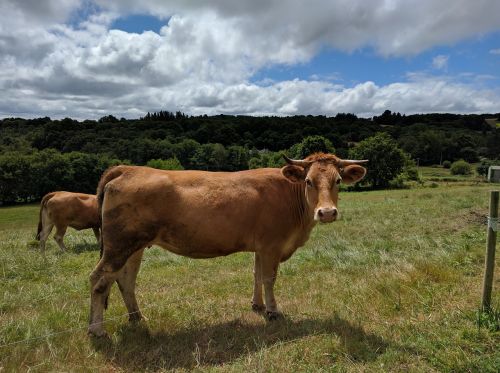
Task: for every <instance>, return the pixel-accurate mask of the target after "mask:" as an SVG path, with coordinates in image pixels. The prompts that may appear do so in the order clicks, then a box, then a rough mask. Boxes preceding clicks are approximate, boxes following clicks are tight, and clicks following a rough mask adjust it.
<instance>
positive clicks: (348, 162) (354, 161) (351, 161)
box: [338, 159, 368, 167]
mask: <svg viewBox="0 0 500 373" xmlns="http://www.w3.org/2000/svg"><path fill="white" fill-rule="evenodd" d="M367 162H368V159H361V160H358V159H341V160H340V161H339V163H338V165H339V167H346V166H350V165H352V164H363V163H367Z"/></svg>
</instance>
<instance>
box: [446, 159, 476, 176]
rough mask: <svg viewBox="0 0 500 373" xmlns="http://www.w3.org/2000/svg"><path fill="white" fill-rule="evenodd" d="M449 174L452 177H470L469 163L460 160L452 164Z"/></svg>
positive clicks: (470, 168)
mask: <svg viewBox="0 0 500 373" xmlns="http://www.w3.org/2000/svg"><path fill="white" fill-rule="evenodd" d="M450 172H451V174H452V175H470V174H471V173H472V167H471V165H470V164H469V163H467V162H466V161H464V160H463V159H460V160H458V161H456V162H453V164H452V165H451V168H450Z"/></svg>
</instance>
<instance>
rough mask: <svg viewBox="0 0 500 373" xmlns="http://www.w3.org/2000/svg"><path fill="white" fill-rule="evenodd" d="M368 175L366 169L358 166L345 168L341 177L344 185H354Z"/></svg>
mask: <svg viewBox="0 0 500 373" xmlns="http://www.w3.org/2000/svg"><path fill="white" fill-rule="evenodd" d="M365 175H366V168H364V167H363V166H359V165H357V164H355V165H350V166H347V167H345V168H344V169H343V170H342V172H341V173H340V176H342V182H343V183H344V184H354V183H357V182H358V181H360V180H361V179H362V178H364V177H365Z"/></svg>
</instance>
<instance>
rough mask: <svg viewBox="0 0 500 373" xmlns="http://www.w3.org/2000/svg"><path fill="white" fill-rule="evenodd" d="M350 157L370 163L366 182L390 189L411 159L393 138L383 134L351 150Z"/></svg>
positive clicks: (376, 186) (366, 140)
mask: <svg viewBox="0 0 500 373" xmlns="http://www.w3.org/2000/svg"><path fill="white" fill-rule="evenodd" d="M349 157H350V158H355V159H368V160H369V161H370V162H369V163H368V165H367V169H368V172H367V174H366V177H365V180H366V181H367V182H369V183H371V185H372V186H373V187H374V188H385V187H388V186H389V183H390V181H391V180H392V179H394V178H395V177H396V176H398V175H399V174H400V173H401V172H402V171H403V169H404V167H405V165H406V164H407V160H408V159H409V156H408V155H407V154H405V152H403V150H401V149H400V148H399V147H398V145H397V143H396V142H395V141H394V140H393V139H392V137H390V136H389V135H388V134H386V133H383V132H379V133H377V134H376V135H375V136H372V137H369V138H367V139H365V140H363V141H361V142H360V143H359V144H358V145H357V146H356V147H355V148H354V149H351V151H350V155H349Z"/></svg>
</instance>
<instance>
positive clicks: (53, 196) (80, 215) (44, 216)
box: [36, 192, 100, 251]
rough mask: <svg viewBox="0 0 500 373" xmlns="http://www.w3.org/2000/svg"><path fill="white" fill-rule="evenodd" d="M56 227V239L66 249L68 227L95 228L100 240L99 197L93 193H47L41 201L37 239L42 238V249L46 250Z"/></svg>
mask: <svg viewBox="0 0 500 373" xmlns="http://www.w3.org/2000/svg"><path fill="white" fill-rule="evenodd" d="M54 226H55V227H56V234H55V235H54V240H55V241H56V242H57V244H58V245H59V247H60V248H61V250H63V251H64V250H66V246H65V245H64V241H63V237H64V234H65V233H66V229H67V228H68V227H71V228H75V229H77V230H82V229H89V228H92V229H93V230H94V234H95V236H96V239H97V241H98V242H99V228H100V221H99V213H98V208H97V197H96V196H95V195H93V194H83V193H71V192H52V193H48V194H46V195H45V196H44V197H43V198H42V202H41V203H40V218H39V222H38V232H37V235H36V238H37V240H40V246H39V247H40V250H42V251H45V242H46V241H47V238H48V237H49V234H50V232H51V231H52V228H53V227H54Z"/></svg>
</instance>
